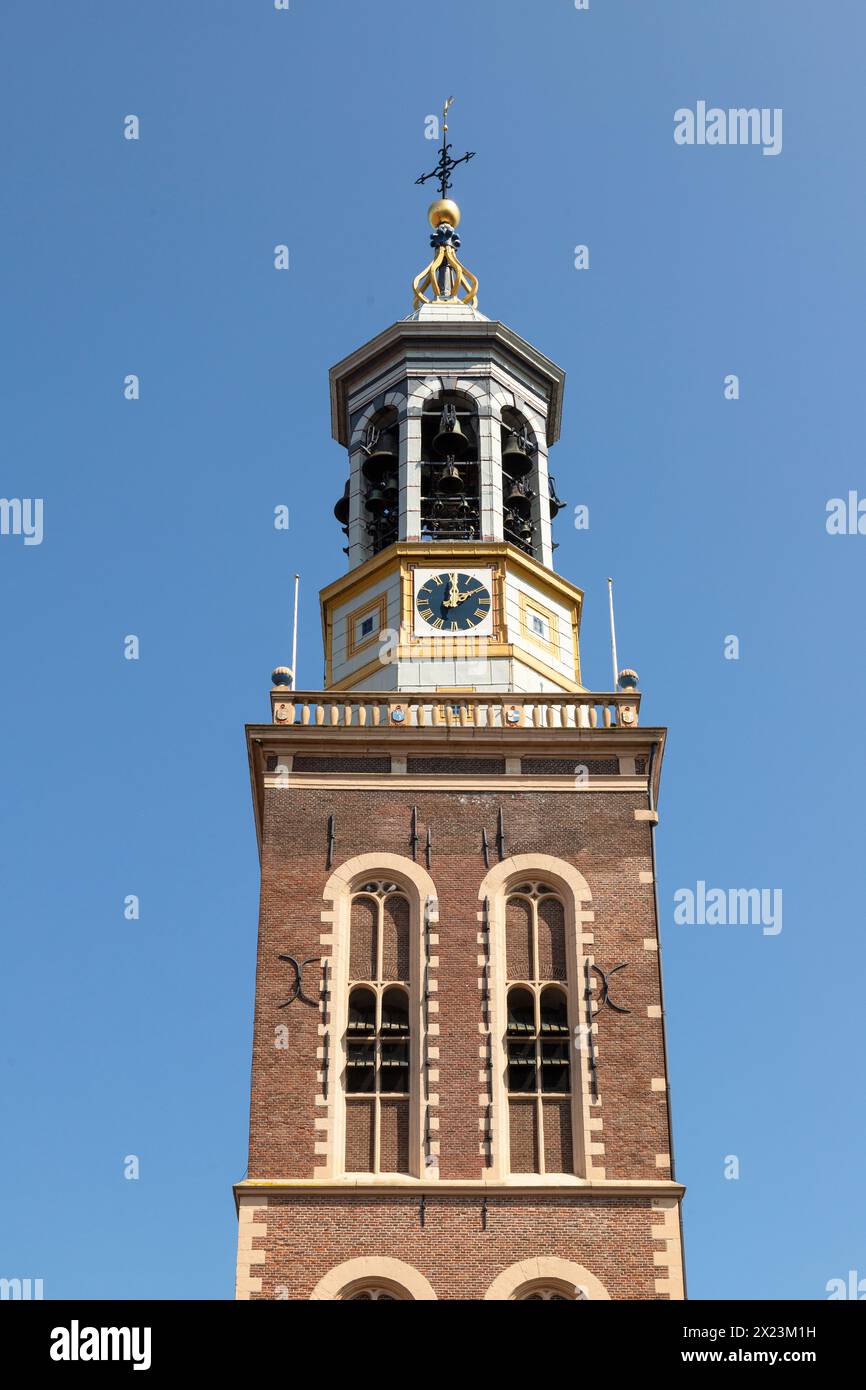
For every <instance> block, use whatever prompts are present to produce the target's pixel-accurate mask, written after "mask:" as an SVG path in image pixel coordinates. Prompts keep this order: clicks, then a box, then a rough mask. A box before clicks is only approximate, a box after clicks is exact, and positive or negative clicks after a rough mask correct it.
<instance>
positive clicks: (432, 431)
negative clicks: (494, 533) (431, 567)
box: [421, 391, 481, 541]
mask: <svg viewBox="0 0 866 1390" xmlns="http://www.w3.org/2000/svg"><path fill="white" fill-rule="evenodd" d="M480 535H481V493H480V479H479V472H478V414H477V410H476V407H475V404H474V402H473V401H472V399H471V398H470V397H469V396H465V395H463V394H462V393H461V392H458V391H440V393H439V395H438V396H431V397H430V398H429V399H428V400H427V401H426V402H425V404H424V409H423V413H422V416H421V538H422V540H436V541H472V540H478V539H479V538H480Z"/></svg>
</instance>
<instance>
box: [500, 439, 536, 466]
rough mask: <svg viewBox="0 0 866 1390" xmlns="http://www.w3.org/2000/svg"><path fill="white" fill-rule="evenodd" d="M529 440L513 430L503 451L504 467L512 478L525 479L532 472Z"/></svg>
mask: <svg viewBox="0 0 866 1390" xmlns="http://www.w3.org/2000/svg"><path fill="white" fill-rule="evenodd" d="M529 452H530V450H529V440H528V439H527V437H526V435H525V434H518V433H517V431H516V430H512V431H511V434H510V435H509V436H508V442H507V443H506V445H505V448H504V449H503V450H502V467H503V468H504V469H505V471H506V472H507V473H509V474H510V475H511V477H512V478H525V477H526V475H527V473H529V472H531V470H532V459H531V458H530V457H529Z"/></svg>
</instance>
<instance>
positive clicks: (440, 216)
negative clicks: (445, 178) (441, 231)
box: [427, 198, 460, 227]
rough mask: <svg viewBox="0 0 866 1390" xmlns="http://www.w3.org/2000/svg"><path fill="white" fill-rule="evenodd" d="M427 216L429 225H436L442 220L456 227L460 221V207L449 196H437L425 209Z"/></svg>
mask: <svg viewBox="0 0 866 1390" xmlns="http://www.w3.org/2000/svg"><path fill="white" fill-rule="evenodd" d="M427 217H428V220H429V222H430V226H431V227H438V226H439V225H440V223H442V222H447V223H448V225H449V226H451V227H456V226H457V224H458V222H459V221H460V209H459V207H458V206H457V204H456V203H455V202H454V201H453V199H451V198H437V199H436V201H435V203H431V204H430V206H429V208H428V209H427Z"/></svg>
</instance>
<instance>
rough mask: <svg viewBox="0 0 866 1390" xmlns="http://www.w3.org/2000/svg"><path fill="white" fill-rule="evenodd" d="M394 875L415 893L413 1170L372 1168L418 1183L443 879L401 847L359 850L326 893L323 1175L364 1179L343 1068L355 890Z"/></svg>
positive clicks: (389, 1178)
mask: <svg viewBox="0 0 866 1390" xmlns="http://www.w3.org/2000/svg"><path fill="white" fill-rule="evenodd" d="M377 879H378V880H383V879H387V880H388V881H389V882H393V883H396V884H397V886H398V888H399V889H400V891H401V892H403V893H404V894H405V896H406V898H407V899H408V901H409V924H410V926H409V942H410V984H411V988H410V1000H409V1026H410V1039H411V1042H410V1051H409V1087H410V1089H409V1165H408V1166H409V1173H408V1174H395V1173H383V1174H382V1175H381V1176H375V1175H365V1177H368V1178H369V1180H370V1181H372V1182H382V1183H383V1184H385V1183H394V1182H406V1183H411V1182H412V1181H413V1180H414V1181H417V1180H419V1179H423V1178H424V1177H425V1176H427V1174H426V1173H425V1166H424V1131H425V1126H424V1105H425V1095H424V1090H425V1087H424V1080H425V1078H424V1059H425V1057H426V1055H427V1025H426V1017H425V1014H426V1011H425V1008H424V990H423V986H424V973H425V970H426V966H427V960H426V950H425V930H424V928H425V914H426V911H427V905H428V903H435V902H436V901H437V894H436V886H435V884H434V882H433V879H432V878H431V876H430V874H429V873H428V872H427V870H426V869H424V868H422V867H421V865H420V864H416V863H414V862H413V861H412V860H411V859H408V858H406V857H405V856H403V855H400V854H386V853H381V854H377V853H369V854H359V855H356V856H355V857H354V858H352V859H349V860H347V861H346V862H345V863H343V864H341V865H339V866H338V867H337V868H336V869H335V870H334V872H333V873H332V875H331V877H330V878H329V880H328V882H327V884H326V885H325V890H324V893H323V898H324V901H325V903H326V904H327V907H326V910H325V912H324V913H323V918H324V919H325V920H327V921H328V922H329V924H330V928H331V929H330V932H329V933H328V934H329V935H332V937H333V941H332V948H331V969H330V977H331V978H330V988H329V1006H330V1007H329V1015H328V1024H327V1026H326V1031H327V1033H328V1034H329V1039H328V1042H329V1048H328V1051H329V1073H330V1077H331V1084H329V1087H328V1102H327V1135H328V1139H327V1155H326V1163H325V1164H324V1166H323V1170H322V1169H320V1170H319V1171H318V1172H317V1176H320V1177H330V1178H339V1179H346V1181H357V1175H351V1176H350V1175H348V1174H347V1171H346V1166H345V1153H346V1097H345V1088H344V1084H343V1074H344V1070H345V1062H346V1048H345V1039H346V1025H347V1022H348V1006H349V989H348V984H349V979H350V976H349V929H350V924H351V902H352V897H353V895H354V894H355V893H357V891H358V889H359V888H360V887H361V886H362V885H363V884H364V883H368V882H371V881H374V880H377Z"/></svg>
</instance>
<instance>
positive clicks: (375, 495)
mask: <svg viewBox="0 0 866 1390" xmlns="http://www.w3.org/2000/svg"><path fill="white" fill-rule="evenodd" d="M364 504H365V506H366V508H367V511H368V512H372V513H373V515H374V516H381V515H382V513H383V512H384V511H386V510H387V507H388V499H387V497H386V496H385V493H384V492H383V491H382V489H381V488H380V487H373V488H371V489H370V491H369V492H368V493H367V496H366V497H365V499H364Z"/></svg>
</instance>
